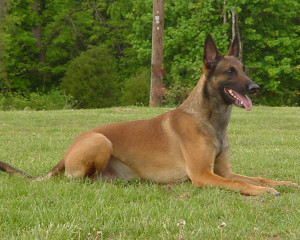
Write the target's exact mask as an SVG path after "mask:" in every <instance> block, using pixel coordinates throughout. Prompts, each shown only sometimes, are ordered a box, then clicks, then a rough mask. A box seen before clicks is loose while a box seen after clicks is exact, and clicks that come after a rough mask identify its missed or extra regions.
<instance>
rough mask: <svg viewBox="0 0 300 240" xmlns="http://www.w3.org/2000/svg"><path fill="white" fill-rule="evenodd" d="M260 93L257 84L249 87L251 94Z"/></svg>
mask: <svg viewBox="0 0 300 240" xmlns="http://www.w3.org/2000/svg"><path fill="white" fill-rule="evenodd" d="M258 91H259V86H258V85H257V84H255V83H251V84H250V85H249V93H251V94H254V93H257V92H258Z"/></svg>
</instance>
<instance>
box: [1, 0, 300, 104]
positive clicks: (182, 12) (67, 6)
mask: <svg viewBox="0 0 300 240" xmlns="http://www.w3.org/2000/svg"><path fill="white" fill-rule="evenodd" d="M7 2H8V4H6V5H4V6H0V8H1V7H2V9H4V10H2V13H3V16H2V15H1V14H0V15H1V16H0V18H1V19H0V90H1V91H4V92H7V91H8V92H21V93H22V94H26V95H28V92H32V91H33V92H43V93H47V92H48V91H49V90H51V89H53V88H56V87H58V86H59V85H60V83H61V81H62V79H63V78H64V76H65V74H66V72H67V67H68V66H69V65H70V62H72V60H73V59H75V58H77V57H78V56H79V55H80V54H81V53H83V52H86V51H87V50H88V49H89V48H90V46H99V45H103V44H104V45H106V46H107V47H108V48H109V51H110V53H111V54H112V55H113V56H114V57H115V69H116V71H117V72H118V74H117V76H116V80H117V82H118V83H119V86H120V87H122V86H124V87H125V88H126V85H128V83H127V82H128V81H130V80H128V79H131V82H133V80H132V79H134V78H135V76H136V75H138V74H139V73H138V72H139V69H141V68H148V69H149V67H150V65H151V31H152V4H153V1H152V0H144V1H136V0H115V1H110V0H87V1H74V0H68V1H59V0H53V1H48V2H45V1H38V0H30V1H29V0H9V1H7ZM225 2H226V5H225V6H224V5H223V4H224V1H223V0H207V1H181V0H168V1H165V31H164V69H165V72H164V73H165V74H164V84H165V88H166V89H168V90H167V91H166V92H167V96H166V98H167V99H169V100H170V101H172V100H171V99H173V100H174V102H172V103H171V104H177V103H178V101H177V100H176V99H177V97H170V96H171V95H173V96H175V95H178V96H180V95H185V90H184V89H185V88H192V87H193V86H194V85H195V83H196V82H197V81H198V79H199V77H200V75H201V74H202V54H203V42H204V39H205V36H206V34H207V33H210V34H211V35H212V36H213V38H214V39H215V41H216V43H217V45H218V48H219V49H220V51H221V52H222V53H223V54H225V53H226V51H227V49H228V46H229V44H230V40H231V20H232V16H231V10H232V8H233V7H234V6H235V12H236V15H237V16H238V24H239V29H240V34H241V39H242V44H243V61H244V63H245V65H246V67H247V68H248V69H249V75H250V77H251V78H252V79H253V80H254V81H255V82H257V83H258V84H259V85H260V86H261V89H262V90H261V94H260V95H259V97H258V99H257V101H258V102H259V103H261V104H267V105H297V104H299V97H298V96H297V92H299V89H300V83H299V81H298V79H299V78H300V71H299V69H296V68H295V67H296V66H297V65H298V64H299V60H300V52H299V51H300V50H299V49H300V39H299V36H298V35H299V25H298V24H297V22H298V21H297V20H298V12H297V10H298V9H299V7H300V6H299V4H300V3H299V1H297V0H282V1H275V0H272V1H265V0H249V1H246V0H240V1H237V0H227V1H225ZM35 3H38V11H36V10H35V9H34V7H33V5H34V4H35ZM182 86H183V88H184V89H183V90H182V91H183V93H182V94H181V93H180V88H182ZM125 88H124V89H125ZM169 90H174V93H172V94H171V95H170V94H169V93H170V92H168V91H169ZM124 91H125V90H123V93H124ZM87 94H88V95H89V94H90V93H87ZM81 95H82V96H83V95H86V93H85V92H82V93H81ZM127 95H128V96H127V97H124V98H123V100H124V101H125V102H135V101H136V99H134V97H133V99H132V100H130V101H129V98H130V96H129V95H130V94H127ZM132 96H133V95H132ZM115 97H116V99H115V100H114V101H112V102H110V103H107V104H105V106H109V105H110V104H113V105H114V104H116V103H119V104H123V103H120V102H118V100H119V94H118V93H116V94H115ZM179 98H180V97H179ZM126 99H127V100H128V101H127V100H126ZM92 101H93V104H91V105H88V104H87V103H84V104H82V105H81V106H80V107H88V106H90V107H92V106H95V105H94V103H95V101H94V100H92ZM80 104H81V103H80ZM124 104H125V103H124ZM168 104H169V103H168ZM98 106H100V105H98ZM101 106H102V105H101Z"/></svg>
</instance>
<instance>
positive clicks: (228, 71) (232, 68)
mask: <svg viewBox="0 0 300 240" xmlns="http://www.w3.org/2000/svg"><path fill="white" fill-rule="evenodd" d="M234 72H235V69H234V67H230V68H228V69H227V70H226V73H229V74H233V73H234Z"/></svg>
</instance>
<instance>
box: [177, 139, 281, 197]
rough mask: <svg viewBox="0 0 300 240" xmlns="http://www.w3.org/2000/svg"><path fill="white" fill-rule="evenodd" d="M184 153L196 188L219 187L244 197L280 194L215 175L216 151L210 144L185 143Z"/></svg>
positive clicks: (267, 188) (270, 189) (273, 190)
mask: <svg viewBox="0 0 300 240" xmlns="http://www.w3.org/2000/svg"><path fill="white" fill-rule="evenodd" d="M182 152H183V156H184V159H185V162H186V166H187V171H188V175H189V177H190V179H191V181H192V184H193V185H195V186H198V187H203V186H218V187H222V188H226V189H229V190H235V191H240V192H241V194H244V195H259V194H263V193H271V194H274V195H278V194H279V193H278V192H277V191H276V190H275V189H274V188H269V187H262V186H255V185H252V184H249V183H246V182H242V181H237V180H232V179H228V178H225V177H222V176H219V175H217V174H215V173H214V172H213V167H214V162H215V156H216V149H215V147H214V146H212V145H210V144H208V143H205V142H201V143H200V144H195V143H189V144H187V143H185V144H184V146H183V147H182Z"/></svg>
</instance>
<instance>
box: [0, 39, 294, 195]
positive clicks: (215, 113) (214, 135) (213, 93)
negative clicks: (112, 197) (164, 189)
mask: <svg viewBox="0 0 300 240" xmlns="http://www.w3.org/2000/svg"><path fill="white" fill-rule="evenodd" d="M239 46H240V45H239V39H238V38H237V37H235V38H234V40H233V41H232V44H231V46H230V48H229V50H228V53H227V54H226V55H225V56H223V55H221V53H220V52H219V51H218V49H217V47H216V44H215V42H214V40H213V39H212V37H211V36H210V35H207V37H206V40H205V45H204V54H203V71H204V73H203V75H202V76H201V78H200V80H199V81H198V83H197V85H196V87H195V88H194V90H193V91H192V92H191V94H190V95H189V97H188V98H187V99H186V100H185V101H184V102H183V103H182V104H181V105H180V106H179V107H178V108H176V109H174V110H171V111H169V112H166V113H163V114H161V115H159V116H158V117H155V118H152V119H149V120H139V121H130V122H120V123H113V124H109V125H104V126H100V127H97V128H95V129H92V130H89V131H86V132H83V133H81V134H80V135H79V136H77V137H76V139H75V140H74V142H73V143H72V144H71V145H70V146H69V148H68V149H67V151H66V153H65V155H64V157H63V158H62V159H61V160H60V161H59V162H58V164H57V165H56V166H55V167H54V168H53V169H51V170H50V171H49V172H48V173H47V174H46V175H45V176H42V177H38V178H36V180H44V179H49V178H51V177H52V176H56V175H60V174H62V173H65V174H66V176H67V177H71V178H85V177H90V178H91V179H97V178H103V179H114V178H122V179H132V178H135V179H146V180H150V181H153V182H157V183H165V184H167V183H175V182H182V181H186V180H190V181H191V183H192V184H193V185H195V186H197V187H204V186H217V187H221V188H225V189H229V190H234V191H239V192H240V193H241V194H243V195H260V194H263V193H270V194H273V195H279V194H280V193H279V192H277V191H276V190H275V189H274V188H273V187H274V186H291V187H299V186H298V185H297V184H296V183H293V182H290V181H274V180H269V179H265V178H259V177H247V176H242V175H238V174H236V173H233V172H232V170H231V165H230V152H229V140H228V135H227V126H228V123H229V120H230V115H231V110H232V106H233V105H236V106H238V107H241V108H245V109H246V110H247V111H250V110H251V109H252V102H251V100H250V99H249V98H248V97H247V94H255V93H257V92H258V90H259V86H258V85H257V84H255V83H254V82H253V81H252V80H251V79H250V78H249V77H248V76H247V75H246V73H245V68H244V65H243V64H242V62H241V61H240V60H239V55H240V47H239ZM0 169H1V170H2V171H5V172H7V173H9V174H21V175H25V176H26V177H28V178H30V177H31V176H29V175H27V174H26V173H24V172H22V171H20V170H18V169H16V168H14V167H12V166H10V165H9V164H7V163H4V162H0Z"/></svg>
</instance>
